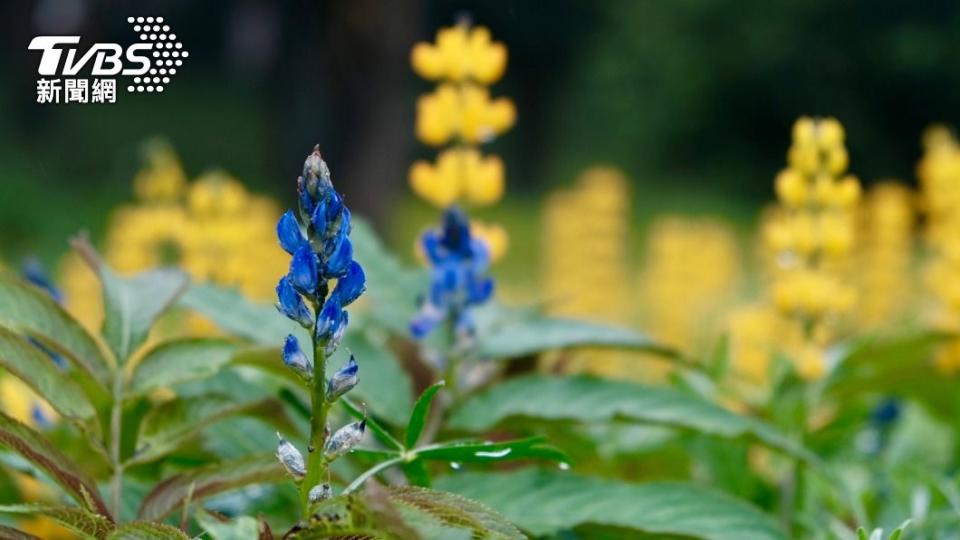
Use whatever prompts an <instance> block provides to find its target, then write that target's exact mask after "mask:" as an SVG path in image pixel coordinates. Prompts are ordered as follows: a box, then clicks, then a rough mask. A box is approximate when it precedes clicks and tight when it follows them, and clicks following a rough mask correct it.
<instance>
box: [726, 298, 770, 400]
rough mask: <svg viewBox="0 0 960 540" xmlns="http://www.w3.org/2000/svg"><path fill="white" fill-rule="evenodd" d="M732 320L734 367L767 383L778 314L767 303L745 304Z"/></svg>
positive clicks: (758, 381) (734, 314)
mask: <svg viewBox="0 0 960 540" xmlns="http://www.w3.org/2000/svg"><path fill="white" fill-rule="evenodd" d="M728 320H729V326H728V331H729V336H730V338H729V339H730V342H729V343H730V346H729V347H730V360H731V363H732V366H733V369H734V370H735V371H736V372H737V373H738V374H741V375H744V376H746V377H747V378H749V379H750V380H751V381H753V382H754V383H764V382H766V381H767V379H768V377H769V370H770V361H771V358H772V355H773V350H774V346H775V344H776V339H777V316H776V313H774V312H773V311H771V310H770V309H769V308H767V307H766V306H763V305H759V306H758V305H754V306H744V307H740V308H737V309H735V310H734V311H733V312H731V313H730V316H729V319H728Z"/></svg>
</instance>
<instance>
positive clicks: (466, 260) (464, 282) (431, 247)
mask: <svg viewBox="0 0 960 540" xmlns="http://www.w3.org/2000/svg"><path fill="white" fill-rule="evenodd" d="M420 243H421V246H423V251H424V253H425V254H426V258H427V262H428V263H429V264H430V266H431V272H430V276H431V277H430V290H429V292H428V294H427V296H426V298H424V299H423V301H422V302H421V303H420V310H419V311H418V312H417V314H416V315H415V316H414V318H413V320H412V321H411V322H410V333H411V335H412V336H413V337H414V338H415V339H423V338H425V337H426V336H427V335H429V334H430V332H432V331H433V330H434V329H435V328H437V327H438V326H439V325H440V323H442V322H444V321H450V322H451V323H452V324H453V325H454V328H456V330H457V332H458V334H461V335H469V334H472V333H473V329H474V325H473V317H472V316H471V314H470V310H471V308H473V307H475V306H478V305H480V304H483V303H485V302H487V301H488V300H489V299H490V298H491V297H492V296H493V289H494V281H493V279H492V278H490V277H488V276H487V275H486V274H487V270H488V268H489V266H490V251H489V249H488V248H487V246H486V244H484V243H483V241H482V240H480V239H479V238H475V237H473V236H472V235H471V233H470V222H469V220H468V219H467V216H466V215H465V214H464V213H463V211H462V210H460V209H459V208H458V207H456V206H454V207H451V208H448V209H447V210H446V211H445V212H444V213H443V222H442V224H441V226H440V227H439V228H437V229H431V230H428V231H426V232H424V233H423V236H421V238H420Z"/></svg>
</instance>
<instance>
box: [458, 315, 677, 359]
mask: <svg viewBox="0 0 960 540" xmlns="http://www.w3.org/2000/svg"><path fill="white" fill-rule="evenodd" d="M573 347H609V348H616V349H623V350H633V351H642V352H647V353H652V354H657V355H661V356H664V357H674V358H675V357H678V356H679V353H678V352H677V351H675V350H673V349H671V348H669V347H667V346H665V345H660V344H658V343H656V342H654V341H652V340H651V339H650V338H648V337H646V336H644V335H643V334H639V333H637V332H635V331H633V330H629V329H626V328H619V327H616V326H607V325H603V324H598V323H592V322H586V321H578V320H573V319H562V318H556V317H548V316H545V315H540V314H527V315H526V316H523V317H514V318H510V319H509V320H501V321H497V323H496V324H494V325H492V326H491V327H490V328H488V329H487V330H486V331H485V332H483V333H482V334H480V335H478V336H477V343H476V348H475V349H474V350H473V351H472V354H473V355H474V356H475V357H477V358H478V359H481V360H504V359H510V358H518V357H522V356H528V355H531V354H537V353H540V352H544V351H549V350H556V349H568V348H573Z"/></svg>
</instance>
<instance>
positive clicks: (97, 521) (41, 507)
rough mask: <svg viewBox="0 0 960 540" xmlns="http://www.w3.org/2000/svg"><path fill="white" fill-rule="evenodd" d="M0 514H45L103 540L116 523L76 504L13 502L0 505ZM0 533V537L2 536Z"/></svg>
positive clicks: (88, 535) (84, 534)
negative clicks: (55, 504) (57, 504)
mask: <svg viewBox="0 0 960 540" xmlns="http://www.w3.org/2000/svg"><path fill="white" fill-rule="evenodd" d="M0 514H21V515H28V516H46V517H48V518H51V519H53V520H54V521H56V522H57V523H60V524H61V525H64V526H65V527H67V528H69V529H71V530H73V531H75V532H76V533H78V534H80V535H81V536H83V537H84V538H95V539H96V540H103V539H104V538H106V537H107V536H108V535H109V534H110V532H111V531H113V529H114V528H116V525H114V523H113V522H112V521H110V520H109V519H107V518H106V517H104V516H101V515H100V514H94V513H93V512H90V511H88V510H84V509H83V508H80V507H78V506H53V505H49V504H13V505H6V506H0ZM2 537H3V536H2V534H0V538H2Z"/></svg>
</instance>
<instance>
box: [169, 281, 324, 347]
mask: <svg viewBox="0 0 960 540" xmlns="http://www.w3.org/2000/svg"><path fill="white" fill-rule="evenodd" d="M277 279H280V276H277ZM180 305H181V306H183V307H186V308H188V309H191V310H193V311H196V312H197V313H200V314H202V315H204V316H206V317H208V318H209V319H210V320H212V321H213V322H214V323H215V324H216V325H217V326H218V327H220V328H221V329H222V330H224V331H226V332H228V333H230V334H232V335H234V336H238V337H242V338H244V339H247V340H250V341H252V342H253V343H256V344H259V345H269V346H278V345H279V344H282V343H283V340H284V338H286V337H287V334H295V335H297V337H298V338H301V337H302V338H304V339H301V343H308V342H309V337H310V336H309V335H307V334H306V332H305V331H304V330H303V329H302V328H301V327H300V325H298V324H297V323H295V322H293V321H291V320H289V319H287V318H286V317H284V316H283V315H281V314H279V313H277V309H276V308H275V307H273V306H271V305H268V304H256V303H253V302H251V301H250V300H247V299H246V298H244V296H243V295H241V294H240V292H239V291H236V290H233V289H226V288H223V287H219V286H217V285H212V284H209V283H203V284H196V285H192V286H191V287H190V288H189V289H188V290H187V292H186V294H184V295H183V297H181V298H180Z"/></svg>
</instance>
